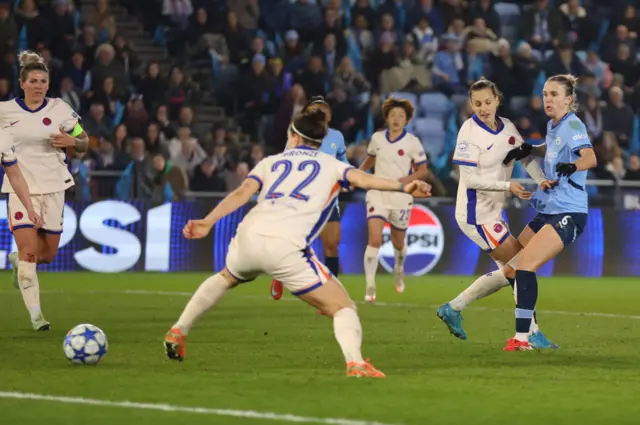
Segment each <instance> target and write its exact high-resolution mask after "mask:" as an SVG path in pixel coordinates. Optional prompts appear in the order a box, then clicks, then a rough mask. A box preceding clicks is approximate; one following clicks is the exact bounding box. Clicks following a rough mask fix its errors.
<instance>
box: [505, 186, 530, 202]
mask: <svg viewBox="0 0 640 425" xmlns="http://www.w3.org/2000/svg"><path fill="white" fill-rule="evenodd" d="M509 190H510V191H511V192H512V193H513V194H514V195H516V196H517V197H518V198H520V199H524V200H525V201H527V200H529V199H531V197H532V196H533V193H531V192H529V191H528V190H526V189H525V188H524V186H522V185H521V184H520V183H518V182H511V183H510V186H509Z"/></svg>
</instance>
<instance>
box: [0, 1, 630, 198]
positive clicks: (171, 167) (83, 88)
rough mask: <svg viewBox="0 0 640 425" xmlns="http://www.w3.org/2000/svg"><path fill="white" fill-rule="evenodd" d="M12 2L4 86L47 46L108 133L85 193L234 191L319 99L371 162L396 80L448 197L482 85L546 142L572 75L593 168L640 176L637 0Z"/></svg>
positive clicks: (2, 27) (96, 134)
mask: <svg viewBox="0 0 640 425" xmlns="http://www.w3.org/2000/svg"><path fill="white" fill-rule="evenodd" d="M0 1H1V2H0V48H1V49H2V55H0V57H1V58H2V63H0V100H9V99H11V98H13V97H15V96H20V93H19V91H20V88H19V84H18V72H17V65H16V52H17V51H19V50H23V49H31V50H34V51H37V52H39V53H40V54H42V55H43V56H44V57H45V58H46V60H47V63H48V64H49V68H50V71H51V88H50V95H51V96H59V97H62V98H63V99H64V100H65V101H67V102H68V103H69V104H70V105H71V106H72V107H73V108H74V109H75V110H76V111H77V112H78V113H79V114H80V115H81V116H82V117H83V122H84V124H83V125H84V128H85V129H86V130H87V132H88V134H89V135H91V136H93V138H94V139H95V140H94V148H93V149H92V150H91V152H90V153H89V154H87V155H86V156H85V157H83V158H80V157H77V158H75V159H73V161H72V164H71V166H72V167H73V169H74V171H75V172H76V178H77V181H78V182H79V183H86V182H87V181H89V179H91V181H92V184H80V185H78V187H79V188H81V190H79V191H77V192H76V196H77V197H81V198H84V199H91V198H95V197H113V196H115V197H121V198H126V197H137V198H141V199H156V200H162V199H167V198H174V199H182V198H183V197H184V196H185V194H186V193H188V192H189V191H193V192H197V191H220V192H224V191H228V190H231V189H233V188H235V187H236V186H237V185H238V184H239V182H241V181H242V179H243V178H244V177H245V176H246V175H247V173H248V172H249V170H250V169H251V168H252V167H253V166H254V165H255V164H256V163H257V162H258V161H259V160H260V159H262V158H263V156H264V155H265V154H269V153H272V152H277V151H280V150H282V149H283V148H284V144H285V140H286V132H287V128H288V125H289V122H290V120H291V117H292V115H293V114H295V113H296V112H298V111H300V110H301V108H302V107H303V106H304V104H305V102H306V100H307V99H308V98H310V97H311V96H316V95H323V96H325V97H326V99H327V100H328V102H329V103H330V104H331V106H332V108H333V114H332V120H331V126H332V127H334V128H336V129H338V130H340V131H341V132H342V133H343V134H344V137H345V140H346V142H347V144H348V146H349V148H348V157H349V160H350V161H351V162H352V163H353V164H354V165H355V166H359V165H360V164H361V163H362V161H363V160H364V158H365V157H366V146H367V139H368V138H369V137H370V136H371V134H372V133H373V132H374V131H375V130H377V129H380V128H381V127H382V126H383V125H384V123H383V121H382V118H381V101H382V100H384V98H385V97H386V96H388V95H390V94H394V95H395V96H398V97H402V98H407V99H410V100H411V101H412V102H413V103H414V104H415V106H416V108H417V114H416V118H415V119H414V120H413V122H412V123H411V124H410V129H409V130H411V131H413V132H415V134H416V135H417V136H418V137H420V139H421V140H422V142H423V144H424V146H425V150H426V151H427V153H428V156H429V164H430V169H431V174H430V176H429V181H430V182H431V183H432V184H433V186H434V194H435V195H440V196H452V195H453V194H454V193H455V188H456V177H455V174H454V173H453V172H452V165H451V154H452V152H453V149H454V147H455V142H456V135H457V131H458V128H459V126H460V124H461V123H462V122H463V121H464V120H466V119H467V118H469V117H470V114H471V111H470V108H469V105H468V102H466V92H467V89H468V86H469V84H470V83H471V82H473V81H474V80H476V79H478V78H479V77H480V76H485V77H487V78H489V79H491V80H493V81H495V82H496V83H497V84H498V86H499V87H500V89H501V90H502V92H503V95H504V97H503V106H502V108H501V115H503V116H505V117H508V118H510V119H512V120H513V121H514V122H515V124H516V126H517V128H518V129H519V131H520V132H521V134H522V135H523V137H524V138H525V139H529V140H532V143H536V142H539V141H542V140H543V139H544V136H545V133H546V126H547V121H548V119H547V117H546V116H545V114H544V111H543V109H542V100H541V91H542V90H541V87H542V83H543V82H544V80H545V76H550V75H553V74H561V73H572V74H574V75H576V76H578V77H579V78H580V84H579V93H578V94H579V104H580V110H579V112H578V113H579V114H580V116H581V118H582V119H583V120H584V122H585V123H586V124H587V126H588V129H589V132H590V133H591V137H592V139H593V141H594V145H595V147H596V152H597V154H598V168H597V169H596V170H595V171H594V172H593V173H592V176H591V177H592V178H598V179H609V180H636V181H640V159H639V156H638V155H639V154H640V125H639V118H638V113H639V112H640V63H639V62H638V60H637V56H638V53H637V52H638V47H639V44H638V43H639V40H638V34H640V15H637V13H636V9H635V5H634V4H633V3H632V2H625V1H609V2H604V1H596V0H591V1H589V0H582V1H581V0H569V1H568V2H564V3H561V2H560V1H557V0H556V2H555V3H554V2H553V1H552V0H536V1H534V2H528V1H521V2H517V3H494V2H492V1H491V0H476V1H470V2H467V1H464V0H440V1H435V0H386V1H385V0H164V1H163V0H119V1H113V0H112V1H111V2H109V1H108V0H85V1H82V2H81V1H79V0H75V1H73V0H42V1H40V0H18V1H16V0H10V1H9V0H0ZM627 3H628V4H627ZM114 5H119V6H124V7H126V8H127V10H128V12H129V14H130V16H134V17H136V18H137V20H138V21H139V22H140V25H141V26H142V27H144V29H145V30H146V31H147V32H148V34H150V35H149V37H150V38H151V37H153V39H154V41H155V42H156V43H157V44H158V45H161V46H163V47H164V48H165V49H166V51H167V55H168V57H169V58H170V59H171V60H172V61H173V66H172V67H171V68H170V69H168V70H167V72H166V73H164V72H163V70H162V69H161V68H162V67H161V66H160V64H158V63H156V62H148V63H144V62H143V61H142V60H141V59H140V57H139V55H138V53H137V52H136V46H135V45H133V44H132V43H131V42H130V41H129V40H128V39H127V38H126V37H125V36H124V35H123V34H122V33H121V32H119V30H118V25H117V19H116V17H115V16H114V14H113V13H112V11H111V7H112V6H114ZM83 6H92V7H91V8H89V9H83V10H90V12H88V13H80V12H79V11H80V9H81V8H82V7H83ZM194 62H198V63H203V62H204V63H206V64H207V65H208V66H210V68H211V75H212V78H213V82H212V87H213V95H214V97H215V99H216V102H217V104H218V105H219V106H222V107H224V109H225V111H226V114H227V115H228V116H229V117H234V118H235V121H236V122H238V123H239V124H240V126H241V129H242V131H243V132H244V133H246V134H248V135H250V138H251V140H252V143H249V144H247V143H244V142H242V140H241V138H240V134H239V132H238V131H237V129H236V128H235V127H234V126H229V127H227V126H221V125H216V126H211V125H206V124H203V123H201V122H198V121H197V120H196V119H194V118H195V115H196V114H194V109H195V108H197V106H198V102H199V100H200V99H201V97H202V96H201V93H199V89H198V85H197V84H195V83H194V82H193V81H192V80H191V78H190V75H189V70H190V69H191V68H190V64H192V63H194ZM98 171H101V172H103V173H102V174H100V173H93V174H92V173H91V172H98ZM105 172H107V173H105ZM109 172H110V173H109ZM516 172H517V173H521V172H522V171H521V170H516ZM90 174H92V175H93V176H94V177H89V175H90ZM98 175H100V176H101V177H97V176H98Z"/></svg>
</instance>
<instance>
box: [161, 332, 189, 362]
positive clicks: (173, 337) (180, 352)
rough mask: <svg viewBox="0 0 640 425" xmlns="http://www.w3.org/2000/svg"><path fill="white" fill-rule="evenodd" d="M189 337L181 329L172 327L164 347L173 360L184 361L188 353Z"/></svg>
mask: <svg viewBox="0 0 640 425" xmlns="http://www.w3.org/2000/svg"><path fill="white" fill-rule="evenodd" d="M186 346H187V337H186V336H184V335H182V332H180V329H178V328H172V329H171V330H170V331H169V332H167V334H166V335H165V337H164V349H165V351H166V353H167V357H169V358H170V359H171V360H177V361H179V362H181V361H183V360H184V358H185V357H186V355H187V350H186Z"/></svg>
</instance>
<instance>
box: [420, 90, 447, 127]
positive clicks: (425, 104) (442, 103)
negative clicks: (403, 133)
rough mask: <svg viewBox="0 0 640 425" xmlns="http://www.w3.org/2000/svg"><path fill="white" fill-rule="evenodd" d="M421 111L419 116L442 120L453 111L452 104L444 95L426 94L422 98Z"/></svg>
mask: <svg viewBox="0 0 640 425" xmlns="http://www.w3.org/2000/svg"><path fill="white" fill-rule="evenodd" d="M420 110H421V114H419V115H424V116H426V117H428V118H438V119H439V120H442V119H444V118H445V117H446V115H447V114H448V113H449V111H451V103H450V101H449V99H448V98H447V96H445V95H444V94H442V93H425V94H423V95H422V96H420Z"/></svg>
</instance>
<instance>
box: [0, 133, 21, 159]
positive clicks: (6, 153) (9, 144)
mask: <svg viewBox="0 0 640 425" xmlns="http://www.w3.org/2000/svg"><path fill="white" fill-rule="evenodd" d="M13 143H14V142H13V137H11V134H9V133H8V132H6V131H5V130H3V129H2V128H1V127H0V160H1V161H2V165H13V164H15V163H16V162H17V161H16V154H15V152H14V149H13Z"/></svg>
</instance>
